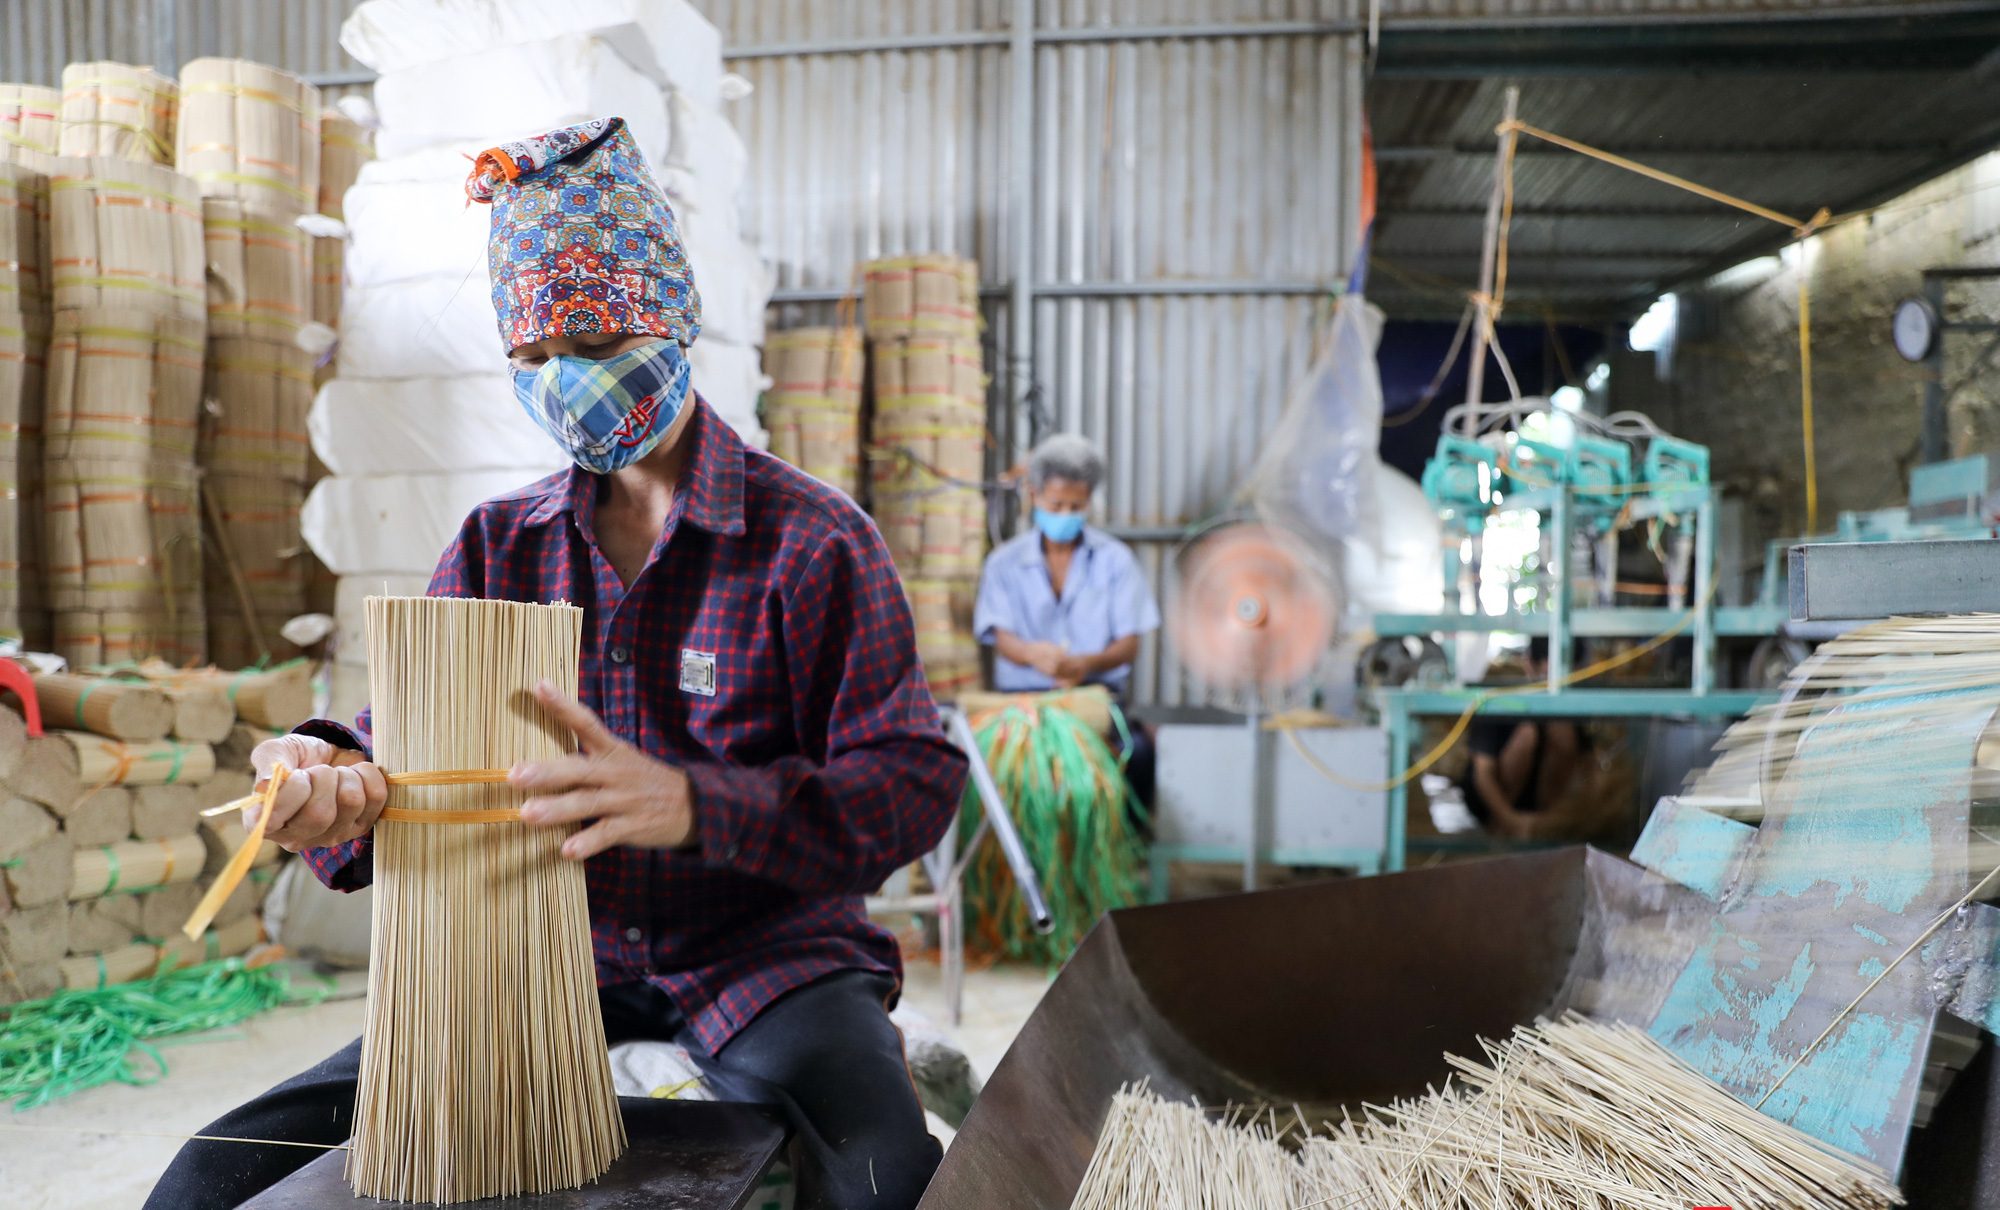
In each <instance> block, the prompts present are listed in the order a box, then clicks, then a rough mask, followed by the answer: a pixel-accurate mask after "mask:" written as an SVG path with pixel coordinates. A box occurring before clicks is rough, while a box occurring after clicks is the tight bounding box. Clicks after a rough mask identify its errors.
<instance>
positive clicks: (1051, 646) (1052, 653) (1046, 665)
mask: <svg viewBox="0 0 2000 1210" xmlns="http://www.w3.org/2000/svg"><path fill="white" fill-rule="evenodd" d="M1068 657H1069V653H1068V652H1066V651H1064V650H1063V649H1062V647H1061V645H1060V644H1057V643H1030V644H1028V667H1030V668H1033V669H1034V670H1035V671H1036V672H1039V673H1041V674H1042V675H1043V676H1046V677H1049V678H1051V679H1054V677H1055V675H1056V668H1057V666H1058V665H1060V664H1061V663H1062V662H1063V660H1065V659H1067V658H1068Z"/></svg>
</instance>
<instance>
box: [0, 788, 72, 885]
mask: <svg viewBox="0 0 2000 1210" xmlns="http://www.w3.org/2000/svg"><path fill="white" fill-rule="evenodd" d="M61 827H62V823H61V820H60V819H59V818H58V817H57V816H55V815H52V814H50V813H49V810H48V808H46V807H44V806H41V805H40V804H38V803H32V802H29V801H28V800H27V799H25V798H13V797H0V869H5V868H7V867H6V866H5V864H4V863H6V862H9V861H12V860H13V859H14V858H16V857H19V856H20V855H21V854H22V853H23V852H25V851H26V850H27V849H28V848H29V847H30V846H32V845H38V844H40V843H42V842H43V841H44V840H47V839H48V838H49V837H51V836H54V835H55V834H56V832H57V831H58V830H60V829H61Z"/></svg>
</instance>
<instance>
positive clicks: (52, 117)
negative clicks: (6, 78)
mask: <svg viewBox="0 0 2000 1210" xmlns="http://www.w3.org/2000/svg"><path fill="white" fill-rule="evenodd" d="M61 125H62V93H61V92H60V91H59V90H57V89H54V88H43V87H41V86H39V85H35V84H0V163H7V164H19V165H21V166H22V167H24V168H31V169H33V170H34V171H36V172H47V171H48V170H49V166H50V165H51V164H52V163H53V162H54V160H55V158H56V155H57V154H58V152H59V150H60V146H59V145H60V142H61V134H60V130H61Z"/></svg>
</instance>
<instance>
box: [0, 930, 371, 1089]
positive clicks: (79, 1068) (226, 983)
mask: <svg viewBox="0 0 2000 1210" xmlns="http://www.w3.org/2000/svg"><path fill="white" fill-rule="evenodd" d="M331 986H332V985H331V984H330V983H329V984H327V985H326V986H325V987H317V988H309V989H306V990H305V991H302V992H299V991H295V990H294V989H293V986H292V981H291V979H290V977H289V976H287V975H286V974H285V973H284V972H283V971H281V970H276V969H270V968H263V969H258V970H251V969H249V968H247V967H245V966H244V964H243V960H242V959H241V958H229V959H225V960H223V961H221V962H209V963H205V964H203V965H201V966H194V967H189V968H187V969H184V970H177V971H172V972H169V973H164V974H156V975H154V976H153V977H152V978H150V979H141V980H139V981H138V982H135V983H124V984H119V985H117V986H115V987H105V988H96V989H91V990H87V991H60V992H57V993H56V994H55V995H53V996H50V997H48V998H47V999H45V1000H34V1001H30V1002H29V1003H26V1004H19V1005H16V1006H14V1007H13V1008H12V1009H0V1101H13V1102H14V1106H15V1108H16V1109H32V1108H34V1107H35V1106H37V1105H45V1104H47V1103H48V1102H50V1101H53V1100H56V1099H58V1098H61V1097H66V1096H69V1095H70V1094H71V1093H76V1092H81V1091H83V1090H84V1089H86V1088H96V1087H98V1086H99V1085H103V1084H111V1083H122V1084H151V1083H153V1082H154V1081H156V1080H158V1079H159V1078H160V1077H161V1076H163V1075H165V1074H166V1071H167V1063H166V1060H165V1059H164V1058H163V1057H162V1056H161V1054H160V1050H159V1048H158V1047H157V1046H155V1045H154V1042H155V1041H156V1040H157V1039H160V1038H166V1037H171V1036H174V1035H177V1034H190V1033H196V1032H199V1031H202V1030H210V1029H221V1028H223V1027H225V1026H229V1025H234V1024H236V1023H237V1022H239V1021H243V1020H245V1019H247V1018H249V1017H253V1016H255V1015H257V1014H258V1013H261V1012H265V1011H267V1010H269V1009H272V1008H275V1007H277V1006H278V1005H281V1004H316V1003H318V1002H319V1001H320V1000H322V999H324V998H325V997H326V994H327V991H328V990H330V989H331Z"/></svg>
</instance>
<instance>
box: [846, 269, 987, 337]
mask: <svg viewBox="0 0 2000 1210" xmlns="http://www.w3.org/2000/svg"><path fill="white" fill-rule="evenodd" d="M861 306H862V311H863V312H864V313H865V314H866V315H867V317H868V337H869V339H871V340H880V339H883V338H885V337H896V336H916V335H948V336H966V337H974V338H976V337H977V336H978V334H979V328H980V318H979V265H978V263H977V262H976V261H970V260H965V259H963V258H960V257H956V256H947V255H943V254H929V255H924V256H898V257H890V258H888V259H885V260H875V261H870V262H868V264H867V265H865V266H864V267H863V269H862V287H861Z"/></svg>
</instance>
